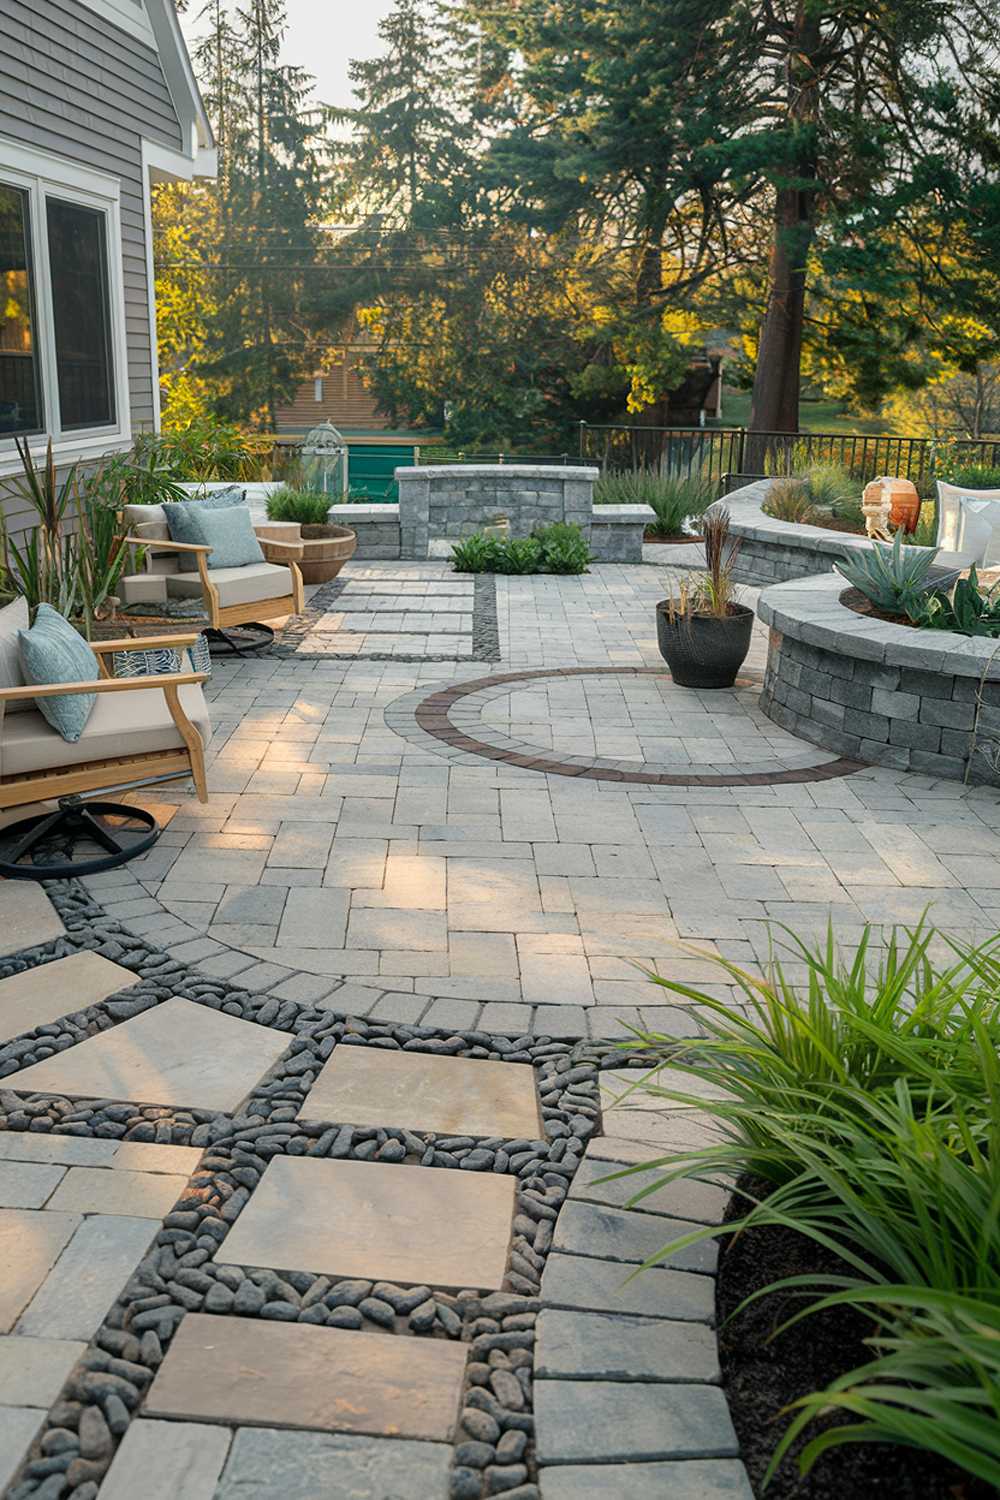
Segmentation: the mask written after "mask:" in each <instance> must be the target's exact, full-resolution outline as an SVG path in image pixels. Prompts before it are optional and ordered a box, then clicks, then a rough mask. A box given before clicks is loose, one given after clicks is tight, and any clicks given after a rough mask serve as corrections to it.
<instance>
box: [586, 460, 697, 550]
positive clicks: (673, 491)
mask: <svg viewBox="0 0 1000 1500" xmlns="http://www.w3.org/2000/svg"><path fill="white" fill-rule="evenodd" d="M717 499H718V485H717V484H716V482H715V481H714V480H712V479H702V478H700V477H699V476H698V475H690V476H687V477H682V476H680V475H675V474H655V473H653V471H652V470H650V469H632V470H630V471H627V472H621V473H611V474H602V475H601V476H600V478H599V479H598V480H597V482H596V484H595V485H594V504H595V505H648V506H650V507H651V509H652V510H654V511H655V512H656V520H655V521H651V522H650V524H649V527H648V530H649V532H650V533H651V534H652V535H653V536H662V537H680V536H685V535H687V534H688V532H690V530H691V523H692V522H693V521H695V520H697V519H698V518H699V517H700V516H702V515H704V513H705V511H706V510H707V509H708V507H709V506H710V505H711V504H712V503H713V502H714V501H715V500H717Z"/></svg>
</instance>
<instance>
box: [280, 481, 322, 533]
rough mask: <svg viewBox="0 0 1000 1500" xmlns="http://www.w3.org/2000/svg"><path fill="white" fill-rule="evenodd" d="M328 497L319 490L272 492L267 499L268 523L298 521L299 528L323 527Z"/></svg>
mask: <svg viewBox="0 0 1000 1500" xmlns="http://www.w3.org/2000/svg"><path fill="white" fill-rule="evenodd" d="M329 509H330V497H329V495H324V494H323V493H322V491H320V490H293V489H287V488H286V489H283V490H274V491H273V493H272V494H270V495H268V497H267V516H268V520H270V521H298V522H299V524H300V525H301V526H325V525H326V516H327V511H328V510H329Z"/></svg>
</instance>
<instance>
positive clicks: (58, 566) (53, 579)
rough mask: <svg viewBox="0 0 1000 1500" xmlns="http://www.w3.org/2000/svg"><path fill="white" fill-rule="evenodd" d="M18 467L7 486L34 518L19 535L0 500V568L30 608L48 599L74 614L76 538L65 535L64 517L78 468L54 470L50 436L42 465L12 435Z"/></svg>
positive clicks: (62, 611) (72, 498)
mask: <svg viewBox="0 0 1000 1500" xmlns="http://www.w3.org/2000/svg"><path fill="white" fill-rule="evenodd" d="M15 443H16V446H17V455H18V458H19V459H20V460H21V473H20V475H19V476H18V477H17V479H15V480H12V481H10V482H9V483H8V491H9V492H11V493H13V494H14V495H15V496H16V497H17V499H18V500H19V501H20V503H21V506H22V507H23V506H25V505H26V506H27V507H28V508H29V509H30V510H32V511H34V513H35V516H36V517H37V522H36V524H35V525H34V526H33V527H32V529H31V530H30V531H29V532H28V533H27V534H26V535H25V536H24V537H22V539H21V540H20V541H16V540H15V539H14V537H13V536H12V535H11V534H10V529H9V527H8V525H7V522H6V520H5V519H4V516H3V507H2V506H0V558H2V564H3V572H4V573H5V574H6V576H7V577H8V578H9V579H10V580H11V583H12V585H13V588H14V590H15V591H16V592H17V593H19V594H23V595H24V597H25V598H26V599H27V601H28V608H29V609H30V610H31V612H32V614H34V611H35V610H36V609H37V608H38V606H39V604H51V605H52V607H53V609H57V610H58V611H59V613H60V614H62V615H67V616H69V615H73V614H75V613H76V611H77V608H78V606H79V602H80V600H79V593H80V591H79V576H78V571H77V565H76V554H77V544H76V541H75V538H74V537H72V536H69V535H66V534H65V533H64V531H63V523H64V522H65V520H66V519H67V515H68V513H69V511H70V507H71V506H74V505H75V504H76V500H77V468H76V465H75V464H74V466H73V467H72V468H71V469H70V470H69V472H68V473H67V474H66V476H65V478H64V479H62V480H61V481H60V480H59V479H58V477H57V475H56V466H55V459H54V457H53V453H52V439H51V438H50V439H49V442H48V446H47V449H46V454H45V463H44V466H43V467H42V468H41V469H39V468H38V467H37V466H36V464H35V460H34V458H33V457H32V454H31V449H30V447H29V446H28V444H27V442H22V441H21V440H20V439H19V438H15Z"/></svg>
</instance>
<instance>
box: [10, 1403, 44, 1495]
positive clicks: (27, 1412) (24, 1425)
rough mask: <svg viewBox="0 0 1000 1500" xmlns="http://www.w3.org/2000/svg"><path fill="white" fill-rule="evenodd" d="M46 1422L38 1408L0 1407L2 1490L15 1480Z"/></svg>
mask: <svg viewBox="0 0 1000 1500" xmlns="http://www.w3.org/2000/svg"><path fill="white" fill-rule="evenodd" d="M44 1421H45V1413H44V1412H40V1411H39V1410H38V1409H37V1407H35V1408H32V1407H30V1406H0V1490H6V1486H7V1484H8V1483H9V1482H10V1480H12V1479H13V1478H14V1475H15V1474H16V1473H17V1470H18V1468H19V1466H20V1463H21V1460H22V1458H24V1457H25V1455H26V1454H27V1451H28V1449H29V1447H30V1446H31V1444H32V1443H33V1442H34V1440H35V1437H36V1435H37V1433H38V1429H39V1428H40V1427H41V1425H42V1423H43V1422H44Z"/></svg>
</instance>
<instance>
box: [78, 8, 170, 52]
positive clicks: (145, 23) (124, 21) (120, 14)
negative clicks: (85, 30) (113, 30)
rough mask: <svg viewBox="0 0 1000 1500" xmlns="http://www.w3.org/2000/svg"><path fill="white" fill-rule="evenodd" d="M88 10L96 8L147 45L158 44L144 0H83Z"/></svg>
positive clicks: (106, 18) (100, 13)
mask: <svg viewBox="0 0 1000 1500" xmlns="http://www.w3.org/2000/svg"><path fill="white" fill-rule="evenodd" d="M82 3H83V4H84V5H85V6H86V7H87V9H88V10H96V12H97V14H98V15H99V16H103V17H104V19H105V20H106V21H110V22H111V23H112V25H113V26H118V27H119V28H120V29H121V30H122V31H127V32H128V34H129V36H134V37H136V38H137V39H138V40H139V41H140V42H145V44H146V46H147V47H155V46H156V37H155V35H154V33H153V27H152V24H151V22H150V19H149V16H148V15H147V14H146V6H145V4H144V0H82Z"/></svg>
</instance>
